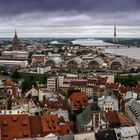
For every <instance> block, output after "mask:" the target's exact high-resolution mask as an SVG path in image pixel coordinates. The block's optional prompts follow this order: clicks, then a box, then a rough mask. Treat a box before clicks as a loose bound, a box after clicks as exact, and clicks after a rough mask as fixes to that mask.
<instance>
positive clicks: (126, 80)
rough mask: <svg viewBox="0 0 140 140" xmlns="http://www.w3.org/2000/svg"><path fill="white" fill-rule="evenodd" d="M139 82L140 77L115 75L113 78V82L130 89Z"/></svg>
mask: <svg viewBox="0 0 140 140" xmlns="http://www.w3.org/2000/svg"><path fill="white" fill-rule="evenodd" d="M139 81H140V75H128V76H120V75H117V76H116V77H115V82H117V83H121V84H122V85H124V86H130V87H133V86H136V85H137V84H138V82H139Z"/></svg>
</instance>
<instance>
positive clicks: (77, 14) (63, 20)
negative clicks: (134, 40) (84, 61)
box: [0, 0, 140, 37]
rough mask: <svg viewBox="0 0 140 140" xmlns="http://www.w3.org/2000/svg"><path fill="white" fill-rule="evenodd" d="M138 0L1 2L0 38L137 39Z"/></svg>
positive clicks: (139, 15)
mask: <svg viewBox="0 0 140 140" xmlns="http://www.w3.org/2000/svg"><path fill="white" fill-rule="evenodd" d="M139 9H140V1H139V0H133V1H130V0H118V1H115V0H108V1H106V2H105V1H103V0H86V1H85V0H76V1H74V0H61V1H57V0H47V1H46V0H40V1H38V0H28V1H27V0H24V1H21V0H7V1H4V0H1V4H0V37H11V36H13V33H14V31H15V29H17V31H18V34H19V36H20V37H113V26H114V23H115V22H116V25H117V36H118V37H140V32H139V31H140V26H139V24H140V10H139Z"/></svg>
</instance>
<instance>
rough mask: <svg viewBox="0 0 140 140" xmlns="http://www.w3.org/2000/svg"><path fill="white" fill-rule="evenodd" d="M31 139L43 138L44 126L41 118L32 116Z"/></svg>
mask: <svg viewBox="0 0 140 140" xmlns="http://www.w3.org/2000/svg"><path fill="white" fill-rule="evenodd" d="M30 130H31V137H37V136H42V135H43V132H42V124H41V117H40V116H30Z"/></svg>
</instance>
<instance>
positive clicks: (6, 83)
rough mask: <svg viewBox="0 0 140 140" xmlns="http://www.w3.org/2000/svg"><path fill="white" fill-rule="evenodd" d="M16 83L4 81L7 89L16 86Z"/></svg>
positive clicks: (8, 80)
mask: <svg viewBox="0 0 140 140" xmlns="http://www.w3.org/2000/svg"><path fill="white" fill-rule="evenodd" d="M14 84H15V83H14V82H13V81H11V80H10V79H7V80H6V81H4V84H3V85H4V86H6V87H11V86H12V85H14Z"/></svg>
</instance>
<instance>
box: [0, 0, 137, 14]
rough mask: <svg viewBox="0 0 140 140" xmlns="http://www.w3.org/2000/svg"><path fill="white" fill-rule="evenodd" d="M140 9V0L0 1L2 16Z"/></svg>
mask: <svg viewBox="0 0 140 140" xmlns="http://www.w3.org/2000/svg"><path fill="white" fill-rule="evenodd" d="M139 9H140V0H0V15H1V16H2V15H3V16H6V15H7V16H12V15H17V14H23V13H28V12H29V13H32V12H60V11H61V12H70V11H75V12H77V13H80V12H82V13H86V12H89V13H94V12H98V13H102V12H107V13H108V12H109V13H110V12H111V13H112V12H113V13H114V12H131V11H137V10H139Z"/></svg>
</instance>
